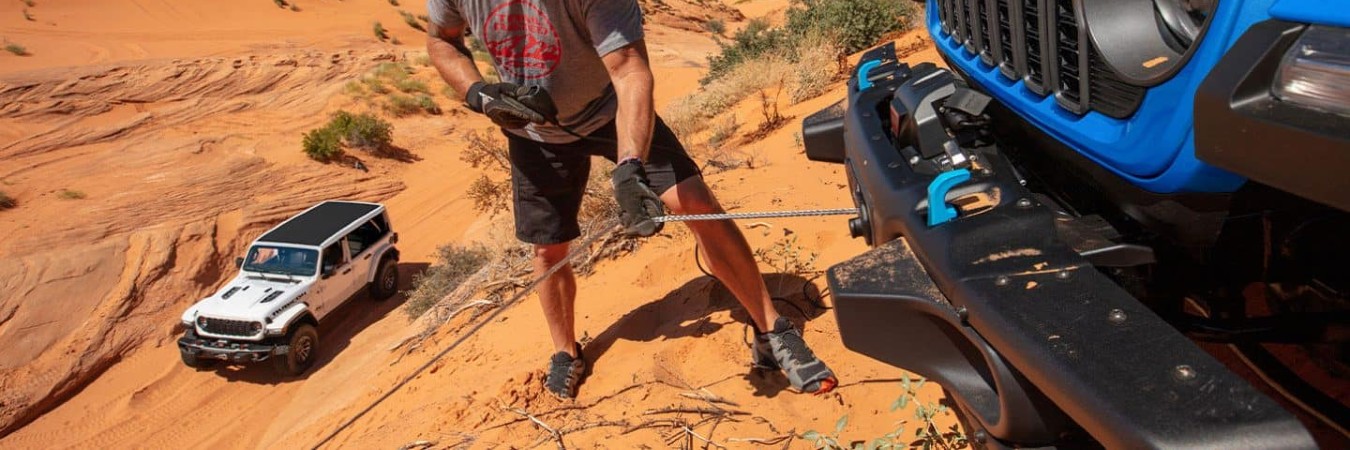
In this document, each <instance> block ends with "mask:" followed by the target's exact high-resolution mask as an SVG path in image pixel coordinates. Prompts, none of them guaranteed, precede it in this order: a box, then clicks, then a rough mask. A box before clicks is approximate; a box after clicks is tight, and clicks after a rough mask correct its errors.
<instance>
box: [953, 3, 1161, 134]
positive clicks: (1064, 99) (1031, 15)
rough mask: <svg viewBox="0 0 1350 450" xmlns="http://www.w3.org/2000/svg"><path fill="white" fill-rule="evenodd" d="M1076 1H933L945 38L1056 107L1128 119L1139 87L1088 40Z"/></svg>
mask: <svg viewBox="0 0 1350 450" xmlns="http://www.w3.org/2000/svg"><path fill="white" fill-rule="evenodd" d="M1075 3H1076V2H1074V1H1073V0H937V5H938V20H939V22H941V23H942V31H944V32H946V33H947V34H949V35H951V36H952V38H954V39H956V40H957V41H958V42H960V43H961V44H962V45H963V46H964V47H965V48H966V50H967V51H970V52H971V53H974V54H976V55H979V57H980V61H982V62H984V63H985V64H988V65H990V66H994V67H997V68H998V71H999V74H1001V75H1002V76H1003V77H1004V78H1007V79H1009V80H1014V81H1016V80H1022V81H1024V82H1025V84H1026V86H1027V88H1028V89H1030V90H1031V91H1032V92H1035V93H1037V94H1040V95H1054V96H1055V103H1056V104H1057V105H1059V107H1061V108H1063V109H1065V110H1068V111H1070V112H1073V113H1074V114H1084V113H1086V112H1088V111H1089V110H1092V111H1097V112H1099V113H1102V114H1105V115H1108V116H1111V117H1115V118H1125V117H1129V116H1130V115H1131V114H1134V111H1135V110H1136V109H1138V108H1139V103H1140V102H1142V101H1143V100H1144V88H1141V87H1138V86H1133V85H1130V84H1127V83H1125V82H1124V81H1122V80H1121V79H1120V78H1119V77H1118V76H1116V74H1115V72H1113V71H1111V69H1110V67H1108V66H1107V65H1106V62H1105V61H1104V60H1102V57H1101V55H1099V54H1098V53H1097V48H1096V47H1095V46H1093V45H1092V42H1091V39H1089V38H1088V37H1087V27H1085V26H1084V24H1083V23H1082V14H1080V12H1079V11H1077V10H1076V9H1075V7H1074V4H1075Z"/></svg>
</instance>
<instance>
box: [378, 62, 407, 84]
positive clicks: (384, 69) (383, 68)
mask: <svg viewBox="0 0 1350 450" xmlns="http://www.w3.org/2000/svg"><path fill="white" fill-rule="evenodd" d="M371 73H372V74H374V75H375V76H376V77H379V78H383V79H388V80H396V81H397V80H402V79H404V78H408V75H409V74H411V73H413V68H412V67H409V66H408V65H407V64H404V63H396V62H382V63H380V65H378V66H375V70H374V71H372V72H371Z"/></svg>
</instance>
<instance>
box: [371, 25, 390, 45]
mask: <svg viewBox="0 0 1350 450" xmlns="http://www.w3.org/2000/svg"><path fill="white" fill-rule="evenodd" d="M373 29H374V30H375V38H376V39H379V40H381V41H387V40H389V32H388V31H386V30H385V29H384V25H381V24H380V23H379V22H375V25H374V27H373Z"/></svg>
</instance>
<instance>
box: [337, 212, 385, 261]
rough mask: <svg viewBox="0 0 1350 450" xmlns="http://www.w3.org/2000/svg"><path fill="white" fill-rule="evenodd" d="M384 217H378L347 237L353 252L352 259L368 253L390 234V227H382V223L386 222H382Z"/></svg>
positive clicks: (349, 247)
mask: <svg viewBox="0 0 1350 450" xmlns="http://www.w3.org/2000/svg"><path fill="white" fill-rule="evenodd" d="M383 217H384V216H383V215H381V216H378V217H376V219H375V220H370V221H367V222H366V223H363V224H361V226H360V227H357V228H356V230H355V231H352V233H351V234H349V235H347V248H348V250H350V251H351V258H352V259H356V256H357V255H360V254H361V252H364V251H366V249H368V248H370V246H372V245H375V242H377V241H379V240H380V238H382V237H384V235H385V234H387V233H388V232H389V227H387V226H380V223H381V222H384V221H383V220H381V219H383Z"/></svg>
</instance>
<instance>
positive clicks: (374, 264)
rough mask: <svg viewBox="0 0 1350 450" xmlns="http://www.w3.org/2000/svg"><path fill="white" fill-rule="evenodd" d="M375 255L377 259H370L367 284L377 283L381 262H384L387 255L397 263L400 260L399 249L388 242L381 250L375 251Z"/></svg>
mask: <svg viewBox="0 0 1350 450" xmlns="http://www.w3.org/2000/svg"><path fill="white" fill-rule="evenodd" d="M374 255H375V257H374V258H371V259H370V268H369V270H366V282H367V283H371V282H374V281H375V272H377V271H379V269H380V262H381V261H384V258H385V256H386V255H387V256H389V257H390V258H393V259H394V261H395V262H398V260H399V251H398V248H397V247H394V244H393V243H392V242H389V241H387V240H386V241H385V242H384V244H382V245H381V246H380V247H379V248H377V249H375V253H374Z"/></svg>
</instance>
